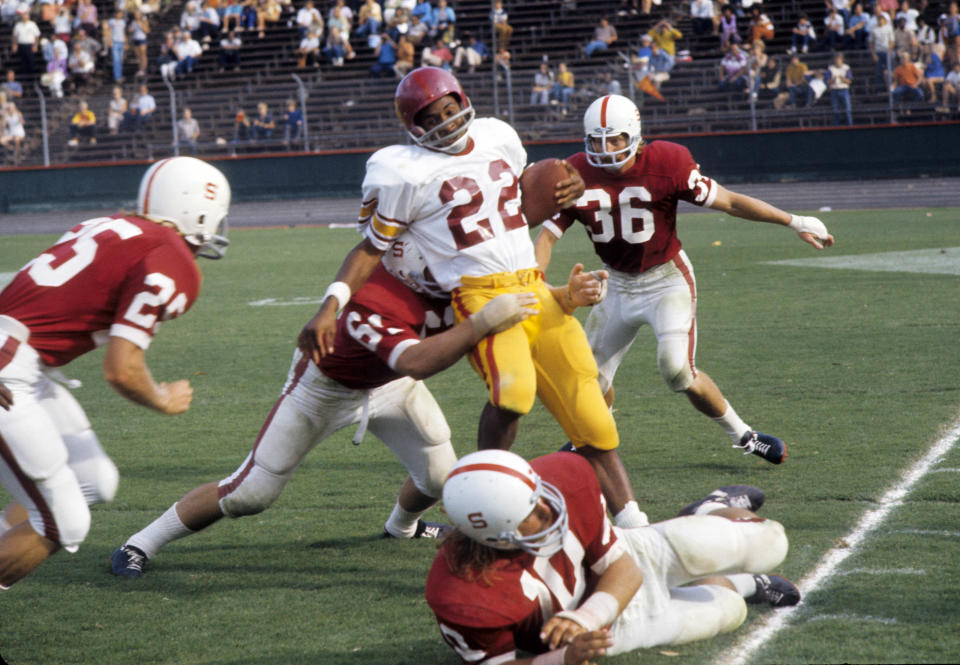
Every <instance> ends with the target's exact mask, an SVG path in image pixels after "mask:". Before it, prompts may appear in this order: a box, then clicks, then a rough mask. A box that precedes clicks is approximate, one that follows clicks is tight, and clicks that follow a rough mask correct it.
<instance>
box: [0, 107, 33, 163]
mask: <svg viewBox="0 0 960 665" xmlns="http://www.w3.org/2000/svg"><path fill="white" fill-rule="evenodd" d="M26 136H27V133H26V130H25V129H24V127H23V114H21V113H20V110H19V109H18V108H17V105H16V103H15V102H12V101H8V102H5V103H4V104H3V118H2V131H0V146H3V147H4V148H5V149H6V150H9V151H11V152H12V153H13V163H14V165H16V164H19V163H20V156H21V150H22V148H23V139H24V138H26Z"/></svg>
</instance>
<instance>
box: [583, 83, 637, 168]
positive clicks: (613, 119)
mask: <svg viewBox="0 0 960 665" xmlns="http://www.w3.org/2000/svg"><path fill="white" fill-rule="evenodd" d="M583 133H584V139H583V143H584V146H585V150H586V153H587V161H588V162H590V164H591V165H593V166H596V167H598V168H601V169H605V170H607V171H612V172H617V171H619V170H620V168H621V167H622V166H623V165H624V164H626V163H627V162H628V161H630V159H631V158H633V156H634V155H636V154H637V149H638V148H639V147H640V141H641V136H640V111H639V109H637V105H636V104H634V103H633V102H632V101H631V100H630V99H628V98H627V97H623V96H621V95H604V96H603V97H600V98H599V99H596V100H594V101H593V103H592V104H590V106H589V107H587V111H586V113H584V114H583ZM622 134H625V135H626V136H627V146H626V147H625V148H621V149H620V150H617V151H615V152H608V150H607V140H608V139H610V138H612V137H615V136H620V135H622Z"/></svg>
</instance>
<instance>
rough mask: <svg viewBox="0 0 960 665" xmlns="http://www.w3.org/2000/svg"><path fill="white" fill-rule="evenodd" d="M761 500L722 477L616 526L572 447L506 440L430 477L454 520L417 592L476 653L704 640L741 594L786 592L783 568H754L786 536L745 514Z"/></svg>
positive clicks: (568, 664)
mask: <svg viewBox="0 0 960 665" xmlns="http://www.w3.org/2000/svg"><path fill="white" fill-rule="evenodd" d="M763 500H764V495H763V492H761V491H760V490H758V489H757V488H755V487H749V486H747V485H732V486H728V487H724V488H722V489H720V490H715V491H714V492H712V493H711V494H710V495H708V496H707V497H705V498H704V499H701V500H700V501H697V502H695V503H693V504H690V505H689V506H687V507H686V508H684V509H683V510H681V511H680V514H681V515H682V516H681V517H676V518H674V519H670V520H666V521H664V522H658V523H656V524H652V525H649V526H645V527H639V528H629V529H621V528H619V527H615V526H612V525H611V524H610V521H609V519H608V518H607V511H606V505H605V504H604V501H603V497H602V495H601V493H600V488H599V485H598V483H597V478H596V476H595V475H594V474H593V473H592V472H591V468H590V466H589V465H588V464H587V463H586V462H585V461H584V460H582V459H581V458H580V457H579V456H576V455H572V454H570V453H565V452H561V453H553V454H550V455H546V456H544V457H540V458H538V459H535V460H533V461H532V462H530V463H529V464H528V463H527V462H526V461H524V460H523V459H522V458H521V457H519V456H517V455H515V454H513V453H511V452H509V451H502V450H484V451H479V452H476V453H471V454H469V455H466V456H465V457H463V458H461V459H460V461H458V462H457V463H456V465H455V466H454V467H453V469H451V471H450V474H449V475H448V476H447V480H446V482H445V483H444V487H443V505H444V509H445V510H446V512H447V515H448V516H449V518H450V520H451V521H452V522H453V524H454V525H455V527H456V529H455V530H454V532H453V533H451V534H450V535H449V536H448V537H447V538H446V539H445V540H444V542H443V543H442V545H441V547H440V551H439V552H438V553H437V556H436V558H435V559H434V561H433V565H432V566H431V568H430V572H429V574H428V576H427V584H426V598H427V603H428V604H429V605H430V609H432V610H433V612H434V614H435V615H436V619H437V623H438V625H439V628H440V633H441V635H442V636H443V639H444V641H446V642H447V644H448V645H450V647H451V648H452V649H453V650H454V651H456V652H457V654H458V655H459V656H460V658H461V659H462V660H463V662H465V663H474V664H478V665H493V664H494V663H496V664H497V665H508V664H514V665H586V664H587V663H590V662H591V661H593V660H594V659H595V658H596V657H598V656H602V655H605V654H609V655H613V654H618V653H623V652H626V651H631V650H634V649H641V648H648V647H653V646H658V645H667V644H681V643H684V642H690V641H694V640H703V639H708V638H710V637H713V636H714V635H717V634H719V633H724V632H729V631H732V630H734V629H735V628H737V627H738V626H739V625H740V624H741V623H742V622H743V620H744V619H745V618H746V614H747V609H746V605H745V602H766V603H768V604H769V605H771V606H774V607H781V606H787V605H795V604H796V603H798V602H799V600H800V593H799V590H798V589H797V588H796V586H795V585H794V584H793V583H791V582H790V581H789V580H787V579H786V578H783V577H780V576H778V575H767V574H765V573H766V571H768V570H770V569H772V568H773V567H775V566H777V565H779V564H780V563H781V562H782V561H783V559H784V557H785V556H786V553H787V537H786V535H785V533H784V530H783V526H782V525H780V524H779V523H778V522H775V521H773V520H766V519H762V518H760V517H757V515H756V514H755V512H754V511H755V510H757V509H758V508H759V507H760V506H761V505H762V504H763ZM691 583H692V584H691ZM518 651H524V652H529V653H533V654H539V655H536V656H534V657H532V658H526V657H520V656H519V655H518Z"/></svg>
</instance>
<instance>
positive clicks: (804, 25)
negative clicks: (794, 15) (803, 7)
mask: <svg viewBox="0 0 960 665" xmlns="http://www.w3.org/2000/svg"><path fill="white" fill-rule="evenodd" d="M792 32H793V42H792V43H793V45H792V46H791V47H790V51H789V52H790V53H798V52H799V53H807V52H808V51H809V50H810V44H814V43H816V42H815V40H816V36H817V35H816V32H815V31H814V29H813V23H811V22H810V19H809V18H808V17H807V15H806V14H805V13H801V14H800V18H798V19H797V24H796V25H795V26H793V30H792Z"/></svg>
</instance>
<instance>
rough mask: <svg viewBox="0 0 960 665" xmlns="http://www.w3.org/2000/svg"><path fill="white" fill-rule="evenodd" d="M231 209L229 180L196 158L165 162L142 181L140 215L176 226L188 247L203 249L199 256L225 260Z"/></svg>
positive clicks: (152, 167) (165, 160)
mask: <svg viewBox="0 0 960 665" xmlns="http://www.w3.org/2000/svg"><path fill="white" fill-rule="evenodd" d="M229 208H230V183H228V182H227V179H226V177H224V175H223V173H221V172H220V169H218V168H216V167H214V166H211V165H210V164H208V163H206V162H204V161H201V160H199V159H195V158H193V157H170V158H169V159H162V160H160V161H159V162H157V163H155V164H154V165H153V166H151V167H150V168H149V169H148V170H147V172H146V173H145V174H144V176H143V179H142V180H141V181H140V194H139V196H138V197H137V214H139V215H143V216H144V217H149V218H151V219H154V220H158V221H165V222H170V223H171V224H173V225H174V226H176V227H177V230H178V231H179V232H180V233H181V235H183V238H184V239H185V240H186V241H187V242H188V243H190V244H191V245H195V246H197V247H199V248H200V251H199V252H198V256H203V257H206V258H212V259H219V258H220V257H222V256H223V253H224V252H225V251H226V247H227V244H228V240H227V238H226V222H225V221H224V220H225V219H226V216H227V212H228V210H229ZM221 224H223V229H222V231H221V235H218V234H217V229H218V228H219V227H220V225H221Z"/></svg>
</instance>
